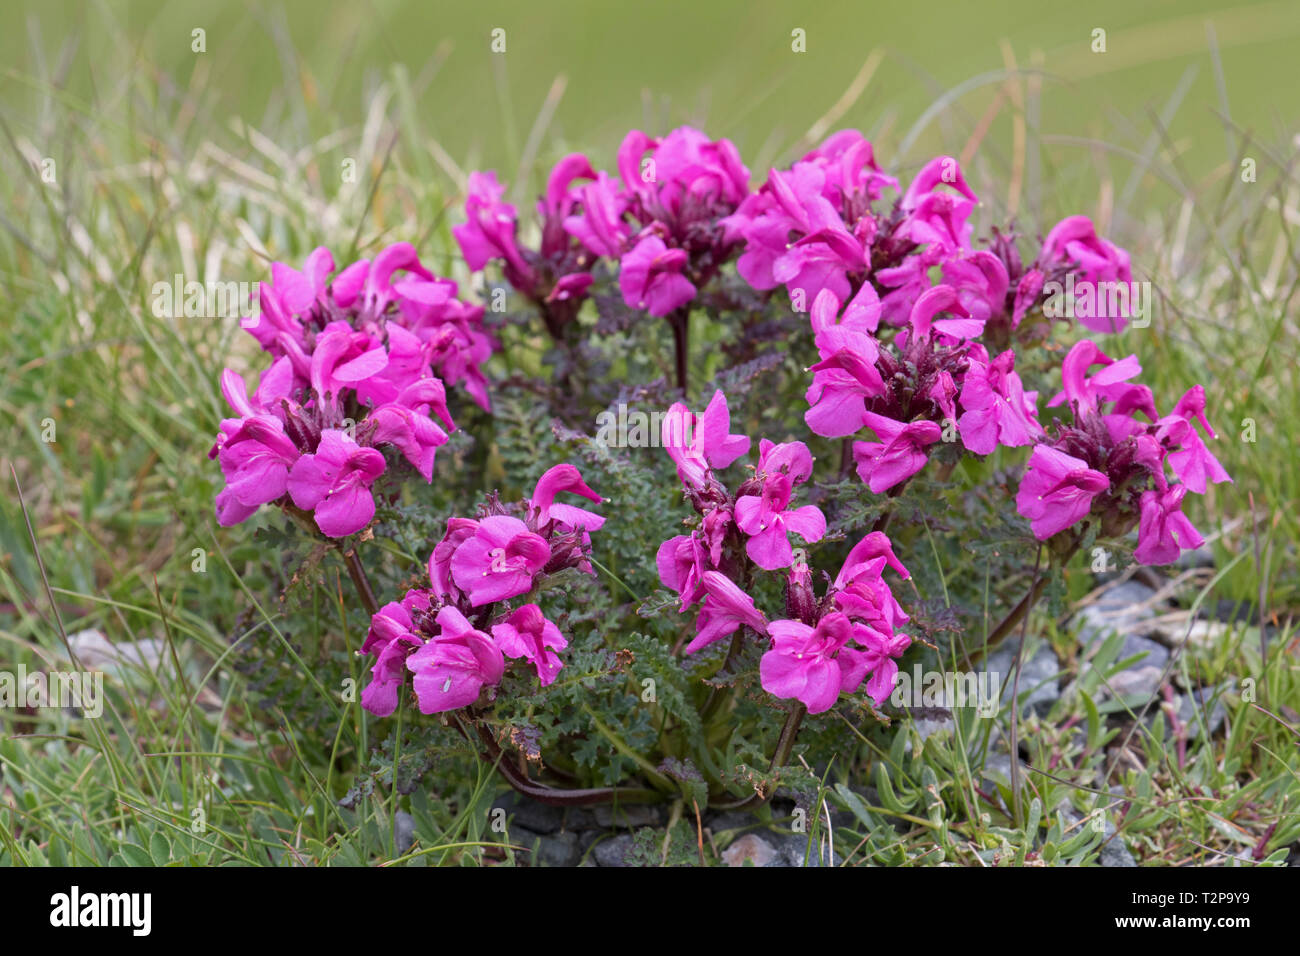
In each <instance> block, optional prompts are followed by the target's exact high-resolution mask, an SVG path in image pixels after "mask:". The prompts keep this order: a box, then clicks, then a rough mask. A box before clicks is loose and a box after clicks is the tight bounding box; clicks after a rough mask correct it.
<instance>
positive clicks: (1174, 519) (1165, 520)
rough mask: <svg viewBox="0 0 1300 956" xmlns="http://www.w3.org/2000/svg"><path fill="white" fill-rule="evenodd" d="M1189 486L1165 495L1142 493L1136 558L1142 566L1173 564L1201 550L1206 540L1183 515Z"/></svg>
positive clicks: (1166, 492)
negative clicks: (1186, 553) (1194, 551)
mask: <svg viewBox="0 0 1300 956" xmlns="http://www.w3.org/2000/svg"><path fill="white" fill-rule="evenodd" d="M1187 488H1188V486H1187V485H1174V486H1173V487H1171V488H1169V489H1168V490H1166V491H1144V492H1143V493H1142V505H1141V507H1142V516H1141V517H1140V518H1139V519H1138V546H1137V549H1136V550H1135V551H1134V552H1133V557H1134V558H1136V559H1137V560H1138V561H1140V562H1142V563H1143V564H1170V563H1172V562H1173V561H1176V560H1177V559H1178V555H1179V552H1181V551H1190V550H1192V549H1194V548H1199V547H1200V546H1201V545H1203V544H1204V543H1205V539H1204V538H1202V537H1201V535H1200V533H1199V532H1198V531H1197V530H1196V528H1195V527H1193V526H1192V523H1191V522H1190V521H1189V520H1187V516H1186V515H1185V514H1183V511H1182V507H1183V496H1184V495H1186V494H1187Z"/></svg>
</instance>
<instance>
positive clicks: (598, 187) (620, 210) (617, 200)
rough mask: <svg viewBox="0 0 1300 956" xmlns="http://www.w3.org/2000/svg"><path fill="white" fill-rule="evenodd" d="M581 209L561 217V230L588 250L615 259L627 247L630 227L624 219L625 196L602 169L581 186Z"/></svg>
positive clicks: (625, 208) (625, 209)
mask: <svg viewBox="0 0 1300 956" xmlns="http://www.w3.org/2000/svg"><path fill="white" fill-rule="evenodd" d="M580 195H581V197H582V212H581V214H578V215H572V216H569V217H568V218H566V219H565V220H564V230H565V232H567V233H568V234H569V235H571V236H573V237H574V238H575V239H577V240H578V241H579V242H581V243H582V244H583V245H584V246H586V247H587V248H588V249H589V250H590V251H591V252H593V253H594V254H596V255H598V256H604V257H605V258H607V259H617V258H618V257H619V256H621V255H622V254H623V253H624V252H625V251H626V250H627V243H628V239H629V238H630V237H631V230H630V229H629V228H628V225H627V222H626V221H625V219H624V213H626V211H627V199H626V198H625V197H624V196H623V194H622V191H621V190H620V189H619V186H618V183H617V182H616V181H614V180H613V179H611V178H610V177H609V175H608V174H607V173H605V172H603V171H602V172H600V173H597V174H596V181H595V182H591V183H587V184H586V185H585V186H583V187H582V191H581V194H580Z"/></svg>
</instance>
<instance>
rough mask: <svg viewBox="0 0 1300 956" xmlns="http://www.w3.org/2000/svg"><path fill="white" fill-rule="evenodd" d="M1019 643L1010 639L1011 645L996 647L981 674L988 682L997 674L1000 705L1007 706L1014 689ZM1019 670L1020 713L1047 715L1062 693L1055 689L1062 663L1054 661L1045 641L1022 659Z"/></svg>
mask: <svg viewBox="0 0 1300 956" xmlns="http://www.w3.org/2000/svg"><path fill="white" fill-rule="evenodd" d="M1019 644H1020V642H1019V641H1014V640H1013V641H1012V642H1010V644H1008V645H1003V646H1002V647H999V648H998V649H997V650H996V651H994V652H993V653H991V654H990V655H989V656H988V660H987V661H986V662H985V665H984V671H985V673H987V674H988V675H989V679H990V680H991V679H992V675H993V674H997V675H998V681H999V688H1000V689H999V693H1000V697H999V702H1000V703H1002V704H1007V705H1010V703H1011V694H1012V691H1013V689H1014V688H1015V687H1016V674H1015V669H1016V666H1015V665H1016V650H1017V648H1018V647H1019ZM1020 668H1021V671H1020V687H1019V689H1020V698H1021V700H1022V701H1023V702H1024V703H1023V704H1021V711H1020V713H1021V714H1022V715H1028V714H1029V713H1030V712H1034V713H1038V714H1045V713H1047V711H1049V710H1051V709H1052V705H1053V704H1054V703H1056V701H1057V699H1059V698H1060V696H1061V690H1060V688H1059V687H1058V686H1057V679H1058V678H1059V677H1060V674H1061V663H1060V661H1058V660H1057V659H1056V654H1055V653H1053V651H1052V648H1051V647H1050V646H1049V645H1048V644H1047V643H1046V642H1044V643H1041V644H1039V645H1038V647H1037V648H1036V649H1035V650H1034V652H1033V653H1032V654H1030V655H1029V657H1028V659H1024V658H1022V659H1021V661H1020Z"/></svg>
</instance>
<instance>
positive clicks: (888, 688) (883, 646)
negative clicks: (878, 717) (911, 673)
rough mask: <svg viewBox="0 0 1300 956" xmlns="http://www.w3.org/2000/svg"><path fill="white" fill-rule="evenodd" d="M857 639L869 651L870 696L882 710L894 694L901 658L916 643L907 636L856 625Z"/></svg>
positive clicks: (866, 653)
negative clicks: (882, 705)
mask: <svg viewBox="0 0 1300 956" xmlns="http://www.w3.org/2000/svg"><path fill="white" fill-rule="evenodd" d="M853 636H854V639H855V640H856V641H857V642H858V643H859V644H861V645H862V646H863V647H865V648H866V651H864V652H863V653H862V656H863V657H864V658H865V660H864V666H865V667H866V669H867V670H869V671H870V672H871V679H870V680H869V681H867V696H868V697H870V698H871V699H872V700H873V701H875V702H876V706H877V707H879V706H880V705H881V704H883V703H884V702H885V701H886V700H888V699H889V695H890V694H892V693H893V692H894V681H895V679H896V678H897V677H898V658H899V657H902V656H903V652H904V651H906V650H907V649H908V647H910V646H911V644H912V639H911V638H910V637H908V636H907V635H906V634H897V633H892V632H891V633H881V632H880V631H877V630H874V629H872V628H869V627H866V626H864V625H856V626H855V627H854V628H853Z"/></svg>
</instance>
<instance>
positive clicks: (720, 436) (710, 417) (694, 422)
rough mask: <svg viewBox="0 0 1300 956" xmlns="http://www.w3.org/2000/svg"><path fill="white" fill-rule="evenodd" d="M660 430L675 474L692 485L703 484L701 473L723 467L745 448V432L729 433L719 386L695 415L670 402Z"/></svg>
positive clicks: (743, 452)
mask: <svg viewBox="0 0 1300 956" xmlns="http://www.w3.org/2000/svg"><path fill="white" fill-rule="evenodd" d="M660 431H661V434H660V440H661V443H662V444H663V446H664V448H665V449H666V450H667V452H668V456H669V457H670V458H672V460H673V461H674V462H676V463H677V477H678V478H680V479H681V481H682V484H684V485H687V486H689V487H692V488H697V489H699V488H703V487H704V473H705V472H706V471H708V470H709V469H710V468H716V469H722V468H726V467H727V466H728V465H730V464H731V463H732V462H733V461H735V460H736V459H737V458H739V457H740V456H741V455H743V454H745V453H746V452H748V451H749V438H748V437H747V436H745V435H733V434H731V412H730V411H729V410H728V409H727V396H726V395H724V394H723V393H722V390H721V389H718V390H717V391H715V392H714V393H713V398H711V399H710V400H709V405H708V407H707V408H706V409H705V410H704V413H703V414H702V415H700V416H699V418H696V417H695V415H694V414H692V412H691V410H690V409H689V408H687V407H686V406H685V405H683V404H682V403H681V402H674V403H673V405H672V407H670V408H669V409H668V413H667V414H666V415H665V416H664V418H663V425H662V426H661V429H660Z"/></svg>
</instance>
